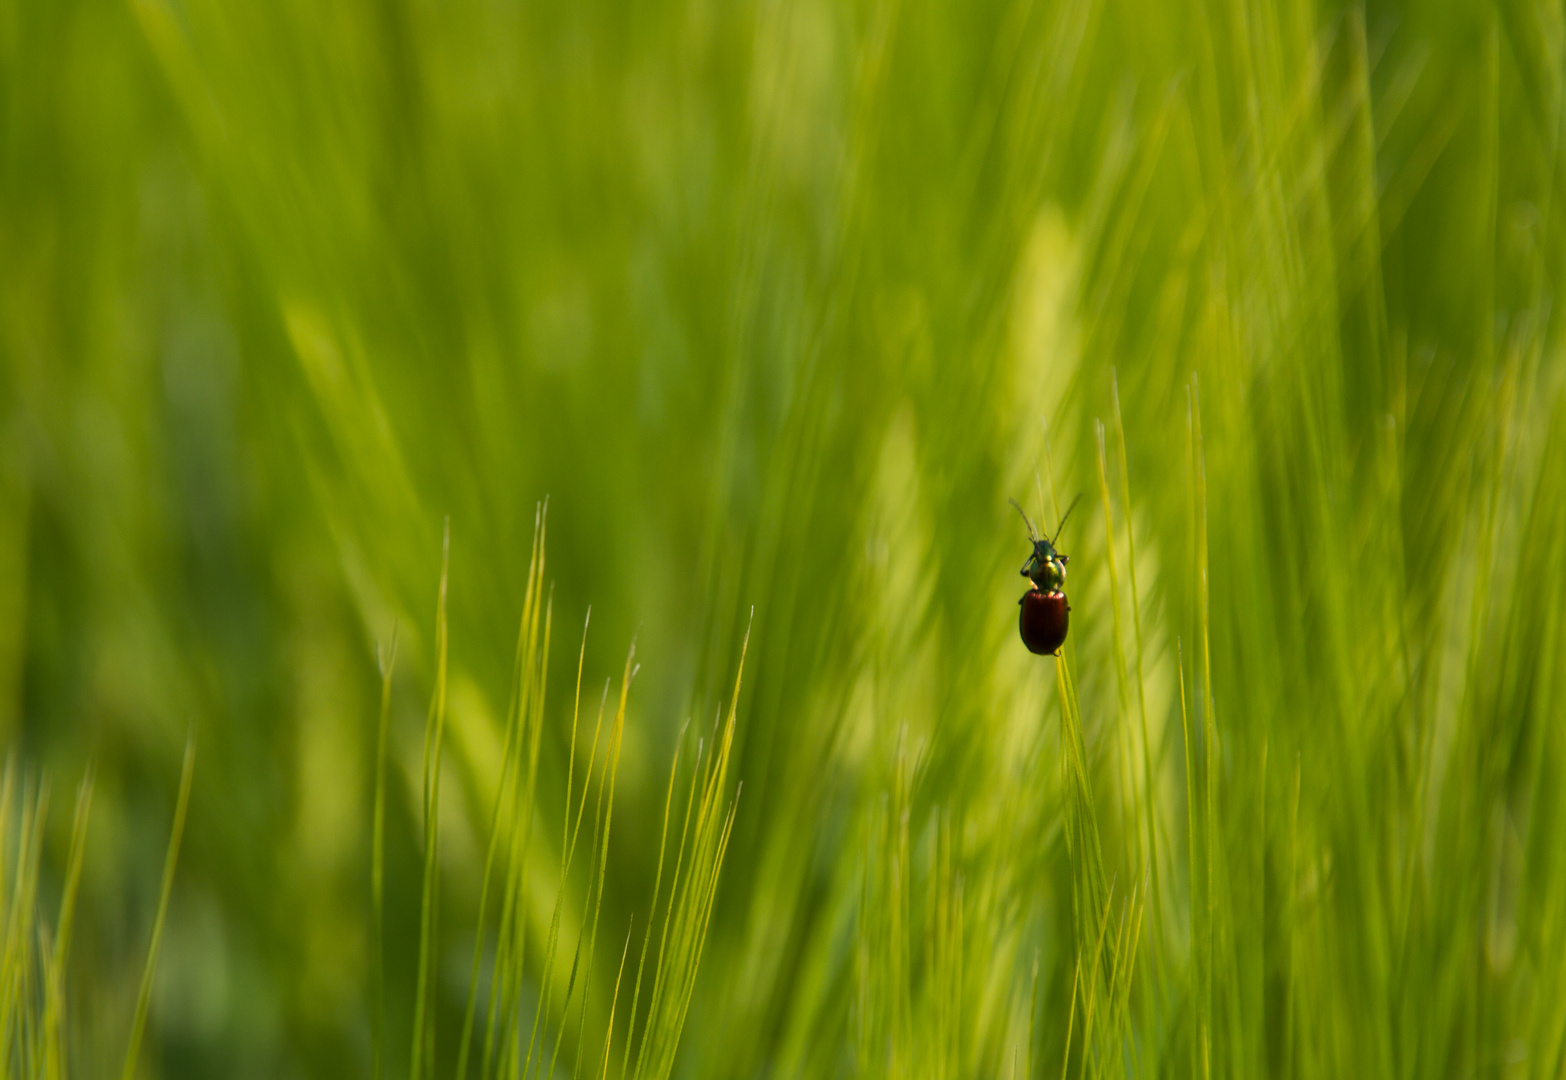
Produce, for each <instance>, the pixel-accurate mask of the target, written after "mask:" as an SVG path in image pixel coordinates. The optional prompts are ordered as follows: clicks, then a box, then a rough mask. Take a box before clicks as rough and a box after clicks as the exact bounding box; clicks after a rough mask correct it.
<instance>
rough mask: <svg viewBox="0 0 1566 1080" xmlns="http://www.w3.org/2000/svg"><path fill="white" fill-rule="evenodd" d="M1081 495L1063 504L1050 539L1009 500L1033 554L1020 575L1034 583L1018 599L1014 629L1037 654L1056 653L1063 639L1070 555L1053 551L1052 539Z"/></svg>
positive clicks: (1032, 651)
mask: <svg viewBox="0 0 1566 1080" xmlns="http://www.w3.org/2000/svg"><path fill="white" fill-rule="evenodd" d="M1081 498H1082V496H1080V495H1078V496H1077V498H1076V499H1073V500H1072V501H1071V505H1070V506H1068V507H1066V513H1065V515H1064V516H1063V517H1061V519H1060V528H1057V529H1056V530H1055V536H1054V537H1053V538H1052V539H1049V540H1046V539H1044V538H1043V537H1042V536H1040V535H1039V533H1038V530H1037V529H1035V528H1034V527H1033V522H1032V521H1031V520H1029V518H1028V515H1027V513H1026V512H1025V511H1024V510H1023V509H1022V507H1021V506H1019V505H1018V504H1017V500H1015V499H1012V500H1011V505H1013V506H1016V507H1017V513H1019V514H1021V515H1022V521H1023V524H1025V525H1027V527H1028V539H1029V540H1031V541H1032V542H1033V553H1032V554H1031V555H1029V556H1028V561H1027V562H1025V563H1023V564H1022V576H1023V577H1025V578H1027V579H1028V580H1029V581H1031V582H1032V583H1033V588H1031V589H1029V590H1028V591H1027V592H1026V593H1025V594H1023V597H1022V599H1021V600H1018V601H1017V603H1019V604H1020V605H1022V612H1021V614H1020V615H1019V616H1018V617H1017V632H1018V633H1019V634H1020V635H1021V636H1022V643H1023V644H1024V645H1026V646H1027V647H1028V651H1029V652H1031V653H1037V654H1038V655H1040V656H1048V655H1055V656H1059V655H1060V646H1061V644H1062V643H1063V642H1064V641H1065V640H1066V631H1067V629H1068V628H1069V624H1070V617H1069V615H1068V614H1067V613H1068V612H1069V611H1070V610H1071V605H1070V604H1069V603H1067V601H1066V564H1067V563H1068V562H1070V561H1071V557H1070V556H1069V555H1062V554H1060V552H1058V551H1056V550H1055V541H1056V540H1058V539H1060V530H1061V529H1063V528H1065V527H1066V518H1069V517H1070V516H1071V511H1073V510H1075V509H1076V507H1077V501H1078V500H1080V499H1081Z"/></svg>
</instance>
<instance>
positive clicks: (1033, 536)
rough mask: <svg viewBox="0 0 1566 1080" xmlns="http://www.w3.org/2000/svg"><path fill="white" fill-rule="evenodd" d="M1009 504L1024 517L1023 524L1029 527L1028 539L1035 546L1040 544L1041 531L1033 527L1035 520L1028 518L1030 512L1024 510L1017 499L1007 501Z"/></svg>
mask: <svg viewBox="0 0 1566 1080" xmlns="http://www.w3.org/2000/svg"><path fill="white" fill-rule="evenodd" d="M1006 501H1007V502H1009V503H1011V505H1013V506H1015V507H1016V508H1017V513H1019V514H1021V515H1022V523H1023V524H1024V525H1026V526H1027V527H1028V539H1029V540H1032V541H1033V542H1034V543H1035V544H1036V543H1038V542H1039V531H1038V530H1037V529H1035V528H1034V527H1033V520H1032V519H1031V518H1030V517H1028V512H1027V511H1026V510H1024V509H1023V508H1022V504H1021V503H1019V502H1017V500H1016V499H1007V500H1006Z"/></svg>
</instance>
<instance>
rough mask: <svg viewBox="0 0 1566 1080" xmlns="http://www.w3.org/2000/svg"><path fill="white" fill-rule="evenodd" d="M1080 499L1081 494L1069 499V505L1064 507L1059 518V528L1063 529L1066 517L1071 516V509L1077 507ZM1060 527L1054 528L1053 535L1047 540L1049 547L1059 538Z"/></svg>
mask: <svg viewBox="0 0 1566 1080" xmlns="http://www.w3.org/2000/svg"><path fill="white" fill-rule="evenodd" d="M1081 501H1082V496H1081V495H1078V496H1077V497H1076V498H1075V499H1072V500H1071V505H1070V506H1068V507H1066V512H1065V514H1064V515H1063V516H1062V517H1061V519H1060V529H1064V528H1065V527H1066V518H1068V517H1070V516H1071V511H1073V510H1075V509H1076V508H1077V503H1079V502H1081ZM1060 529H1056V530H1055V535H1054V536H1053V537H1052V538H1051V539H1050V542H1049V546H1050V547H1054V546H1055V541H1056V540H1059V539H1060Z"/></svg>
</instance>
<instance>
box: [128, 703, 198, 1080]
mask: <svg viewBox="0 0 1566 1080" xmlns="http://www.w3.org/2000/svg"><path fill="white" fill-rule="evenodd" d="M195 772H196V733H195V731H194V730H193V731H191V733H190V736H189V738H188V739H186V741H185V762H184V764H183V766H181V768H180V774H179V797H178V798H177V800H176V801H175V803H174V823H173V825H172V827H171V828H170V830H169V850H168V855H167V857H166V858H165V859H164V861H163V883H162V885H161V886H159V889H158V908H157V912H156V914H154V915H153V917H152V941H151V942H150V943H149V944H148V946H147V963H146V966H145V967H144V968H143V969H142V973H141V989H140V990H138V991H137V993H136V1013H135V1016H134V1018H133V1019H132V1020H131V1030H130V1043H129V1045H128V1046H127V1048H126V1050H125V1068H124V1070H123V1071H122V1072H121V1074H120V1076H121V1080H134V1078H135V1076H136V1063H137V1060H138V1058H139V1057H140V1054H141V1038H142V1032H143V1031H144V1030H145V1028H146V1025H147V1007H148V1005H150V1004H151V1002H152V976H153V973H154V972H155V971H156V970H157V962H158V946H159V945H160V944H161V943H162V941H163V921H164V919H165V918H166V917H167V915H168V913H169V897H170V896H171V895H173V892H174V868H175V866H177V865H178V863H179V845H180V841H181V840H182V839H183V838H184V835H185V814H186V811H187V810H188V809H189V807H190V785H191V781H192V780H193V779H194V778H195Z"/></svg>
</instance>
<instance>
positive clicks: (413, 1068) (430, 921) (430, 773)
mask: <svg viewBox="0 0 1566 1080" xmlns="http://www.w3.org/2000/svg"><path fill="white" fill-rule="evenodd" d="M440 548H441V550H440V591H439V594H438V598H437V600H436V603H435V691H434V694H433V695H432V696H431V698H430V710H429V717H428V719H427V720H426V721H425V725H424V877H423V890H422V897H421V900H420V905H419V973H418V980H417V982H416V983H415V988H414V999H413V1046H412V1049H411V1051H410V1056H409V1059H408V1075H409V1076H410V1077H411V1078H412V1080H418V1078H419V1077H420V1076H421V1075H423V1070H424V1068H425V1064H426V1059H428V1061H429V1065H430V1072H431V1074H432V1075H433V1072H434V1053H435V1051H434V1043H435V1033H434V1031H433V1030H431V1031H429V1032H428V1036H427V1037H426V1031H425V1029H426V1027H427V1026H429V1025H431V1024H433V1018H431V1019H430V1020H426V1013H427V1011H428V1009H429V997H430V994H431V993H432V990H431V987H430V968H431V965H432V964H433V958H432V953H433V951H434V947H435V946H434V937H435V930H436V921H435V919H436V911H437V905H438V903H439V899H440V832H439V829H438V824H439V822H438V818H439V810H440V763H441V745H442V743H443V741H444V739H445V735H446V651H447V645H448V637H447V633H448V631H447V622H446V595H447V586H448V582H449V574H450V571H451V519H450V518H447V519H446V524H445V528H444V531H443V532H442V535H441V545H440Z"/></svg>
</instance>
